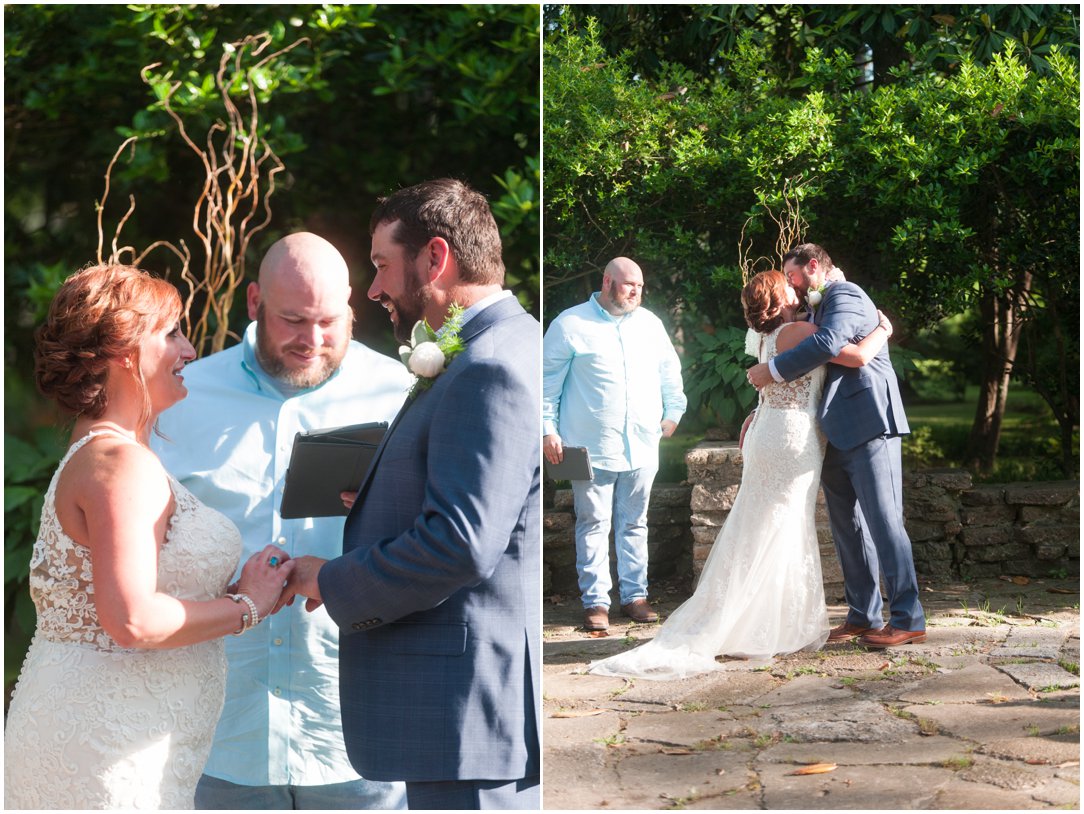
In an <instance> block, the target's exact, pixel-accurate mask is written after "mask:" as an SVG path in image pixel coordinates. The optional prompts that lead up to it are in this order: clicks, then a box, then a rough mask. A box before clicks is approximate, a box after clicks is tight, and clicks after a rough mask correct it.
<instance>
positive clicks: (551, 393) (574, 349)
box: [542, 292, 686, 472]
mask: <svg viewBox="0 0 1084 814" xmlns="http://www.w3.org/2000/svg"><path fill="white" fill-rule="evenodd" d="M685 407H686V399H685V394H684V392H683V391H682V385H681V362H680V361H679V360H678V355H677V352H676V351H675V350H674V345H673V343H672V342H671V341H670V336H669V335H668V334H667V333H666V328H665V327H664V326H663V324H662V321H661V320H660V319H659V318H658V317H656V316H655V315H654V314H652V313H651V312H650V311H647V310H645V309H644V308H642V307H641V308H637V309H636V310H634V311H632V312H631V313H628V314H624V315H622V316H618V317H615V316H613V315H612V314H610V313H609V312H608V311H606V309H605V308H603V307H602V306H601V305H600V304H599V302H598V292H595V293H594V294H592V295H591V298H590V299H589V300H588V301H587V302H585V303H583V304H581V305H577V306H574V307H573V308H569V309H568V310H567V311H562V312H561V313H560V314H559V315H558V316H557V318H556V319H554V320H553V322H552V323H550V326H549V329H548V330H547V331H546V335H545V337H544V338H543V340H542V434H543V435H560V436H561V441H562V443H564V444H565V445H566V446H576V447H587V451H588V453H589V454H590V456H591V465H592V466H594V467H597V468H599V469H604V470H607V471H610V472H627V471H629V470H632V469H643V468H645V467H651V468H658V465H659V439H660V438H661V437H662V428H661V427H660V422H661V421H662V420H663V419H668V420H670V421H673V422H674V423H675V424H676V423H677V422H679V421H681V417H682V416H683V415H684V414H685Z"/></svg>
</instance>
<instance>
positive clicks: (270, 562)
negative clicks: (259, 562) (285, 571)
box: [267, 557, 279, 568]
mask: <svg viewBox="0 0 1084 814" xmlns="http://www.w3.org/2000/svg"><path fill="white" fill-rule="evenodd" d="M267 564H268V565H270V566H271V567H272V568H277V567H278V564H279V558H278V557H272V558H271V559H269V560H268V561H267Z"/></svg>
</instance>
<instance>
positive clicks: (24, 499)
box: [4, 429, 65, 684]
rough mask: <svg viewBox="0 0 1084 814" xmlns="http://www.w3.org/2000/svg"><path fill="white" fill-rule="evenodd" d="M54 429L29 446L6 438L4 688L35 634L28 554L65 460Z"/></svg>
mask: <svg viewBox="0 0 1084 814" xmlns="http://www.w3.org/2000/svg"><path fill="white" fill-rule="evenodd" d="M64 446H65V445H64V443H63V441H62V440H61V439H60V435H59V433H57V432H56V431H54V430H52V429H42V430H39V431H38V433H37V435H36V437H35V439H34V440H33V441H31V442H27V441H23V440H21V439H19V438H15V437H14V436H11V435H8V434H6V433H5V435H4V613H5V616H6V618H7V620H8V622H7V630H6V635H5V643H4V644H5V648H4V650H5V654H6V655H8V656H13V658H5V660H4V661H5V666H6V669H5V676H4V678H5V684H7V683H8V682H10V681H11V680H13V679H14V677H15V676H16V675H17V674H18V670H19V666H20V664H21V662H22V658H21V654H22V652H23V651H24V650H25V649H26V647H27V645H29V643H30V636H31V635H32V633H33V631H34V623H35V613H34V605H33V603H32V602H31V601H30V593H29V591H28V590H27V577H28V576H29V574H30V554H31V551H32V549H33V547H34V541H35V540H36V539H37V536H38V526H39V525H40V523H41V507H42V503H43V501H44V499H45V493H46V490H47V489H48V487H49V481H50V479H51V478H52V476H53V471H54V470H55V469H56V466H57V463H58V462H59V460H60V458H61V456H62V455H63V454H64Z"/></svg>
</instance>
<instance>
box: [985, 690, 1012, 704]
mask: <svg viewBox="0 0 1084 814" xmlns="http://www.w3.org/2000/svg"><path fill="white" fill-rule="evenodd" d="M986 694H987V695H988V696H989V697H990V703H991V704H1004V703H1005V702H1006V701H1008V700H1009V698H1008V696H1006V695H1002V694H1001V693H997V692H988V693H986Z"/></svg>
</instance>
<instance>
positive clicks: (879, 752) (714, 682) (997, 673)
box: [543, 579, 1080, 811]
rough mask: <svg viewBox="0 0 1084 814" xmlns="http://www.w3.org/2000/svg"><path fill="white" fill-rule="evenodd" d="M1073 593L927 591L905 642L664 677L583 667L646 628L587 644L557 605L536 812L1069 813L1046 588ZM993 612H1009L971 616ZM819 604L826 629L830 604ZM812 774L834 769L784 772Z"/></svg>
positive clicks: (1073, 641) (1059, 643) (1059, 627)
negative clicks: (920, 628) (540, 805)
mask: <svg viewBox="0 0 1084 814" xmlns="http://www.w3.org/2000/svg"><path fill="white" fill-rule="evenodd" d="M1073 584H1074V583H1071V582H1069V581H1063V582H1059V583H1054V582H1051V581H1048V582H1047V583H1043V582H1042V581H1040V580H1036V581H1034V582H1033V583H1032V584H1030V585H1028V586H1022V587H1021V588H1020V591H1019V592H1016V593H1014V591H1016V586H1013V585H1007V584H1006V583H1005V582H1004V581H999V580H993V579H991V580H988V581H986V582H983V581H979V582H974V583H968V584H966V585H962V584H961V585H948V584H946V585H936V586H927V588H926V589H925V591H924V595H923V602H924V604H925V607H926V611H927V618H928V638H927V641H926V642H924V643H921V644H919V645H909V646H907V647H901V648H896V649H892V650H888V651H867V650H865V649H864V648H861V647H856V646H854V645H849V644H848V645H829V646H826V647H825V648H824V649H823V650H821V651H820V652H817V653H800V654H792V655H788V656H781V657H778V658H776V659H775V660H774V661H773V662H772V663H771V664H770V665H769V666H768V667H767V668H762V669H753V668H752V667H751V666H748V667H744V668H743V665H741V664H736V665H731V669H729V670H728V671H726V672H723V673H715V674H710V675H706V676H697V677H695V678H691V679H686V680H683V681H667V682H653V681H646V680H643V679H637V680H625V679H620V678H611V677H604V676H591V675H586V674H584V670H585V668H586V666H587V664H588V663H589V662H590V661H592V660H594V659H597V658H602V657H604V656H606V655H609V654H611V653H616V652H619V651H621V650H625V649H627V648H628V647H629V646H630V644H631V643H630V641H629V640H628V639H627V637H628V636H632V637H633V638H634V639H641V640H642V639H648V638H650V637H651V636H652V635H654V631H655V630H656V629H657V626H651V625H634V624H628V623H621V622H618V623H617V624H614V623H613V622H611V635H610V636H606V637H597V638H596V637H588V636H587V635H586V634H585V633H584V632H583V631H582V630H580V629H579V624H580V619H579V609H578V607H576V604H575V603H574V602H570V603H566V604H565V606H564V607H561V608H559V607H556V606H554V607H552V608H550V609H548V611H547V614H546V618H545V642H544V656H545V657H544V661H545V665H544V669H543V684H544V686H543V699H544V700H543V715H544V778H543V782H544V787H543V794H544V806H545V808H546V809H549V810H562V809H566V810H568V809H587V810H610V811H625V810H644V809H646V810H653V809H654V810H661V809H677V808H684V809H699V810H725V809H805V810H811V809H871V810H885V809H900V810H902V809H917V808H926V809H942V810H946V809H974V810H999V809H1000V810H1005V809H1043V808H1067V807H1068V808H1079V801H1080V762H1079V761H1080V706H1079V701H1080V690H1079V675H1078V673H1079V667H1078V666H1077V665H1078V663H1079V658H1080V656H1079V654H1080V634H1079V611H1078V609H1077V608H1076V607H1074V605H1075V604H1076V603H1077V601H1078V599H1077V597H1076V596H1073V595H1069V594H1058V593H1056V592H1049V591H1048V586H1050V585H1057V586H1058V587H1062V586H1069V585H1073ZM990 597H997V598H998V600H999V601H998V602H994V601H992V600H991V599H990ZM684 598H685V597H684V595H683V594H682V593H681V592H680V591H671V593H669V594H666V593H664V594H663V599H662V600H661V601H659V602H657V603H656V606H657V607H658V608H659V610H660V612H661V613H663V614H664V616H665V614H666V613H669V612H671V611H672V610H673V609H674V608H675V607H676V606H677V605H678V604H680V602H681V601H683V600H684ZM1002 600H1003V601H1002ZM654 601H655V600H654V597H653V602H654ZM990 607H997V608H999V609H1000V608H1006V609H1003V610H999V611H998V612H996V613H994V612H990V611H983V610H976V609H975V608H990ZM1012 608H1023V609H1025V613H1018V614H1016V615H1013V613H1012ZM829 611H830V613H831V614H832V617H833V623H835V622H836V621H837V620H838V619H840V618H841V617H842V615H843V613H844V611H845V609H844V608H841V607H839V606H831V607H830V608H829ZM555 714H559V715H561V716H570V715H571V716H577V717H557V718H555V717H552V716H554V715H555ZM812 763H828V764H834V765H835V768H834V769H833V770H832V771H829V772H826V773H822V774H808V775H796V774H794V772H795V771H796V770H798V769H799V768H800V767H802V766H805V765H808V764H812Z"/></svg>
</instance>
